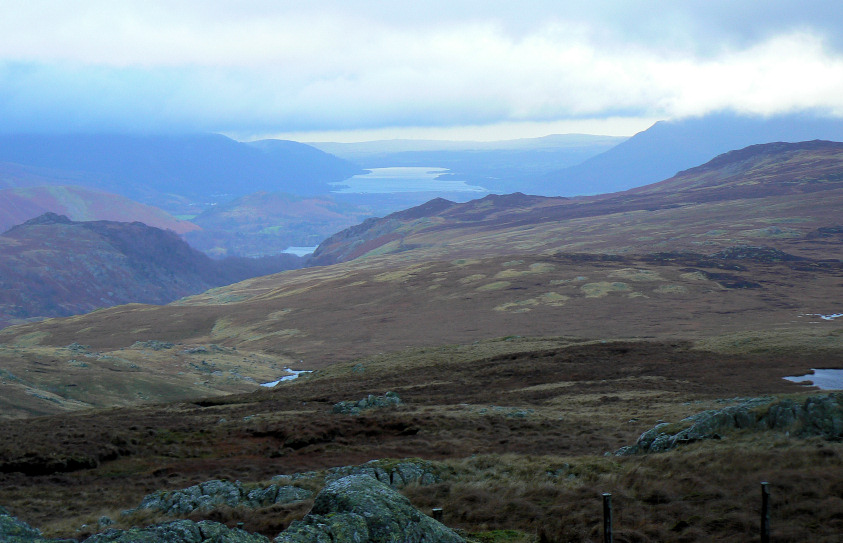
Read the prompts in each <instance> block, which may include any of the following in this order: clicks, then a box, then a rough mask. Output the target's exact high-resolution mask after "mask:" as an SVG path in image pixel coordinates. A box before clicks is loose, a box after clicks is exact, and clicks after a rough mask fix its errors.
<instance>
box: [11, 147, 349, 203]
mask: <svg viewBox="0 0 843 543" xmlns="http://www.w3.org/2000/svg"><path fill="white" fill-rule="evenodd" d="M0 162H7V163H14V164H20V165H24V166H27V167H28V168H24V170H26V171H30V170H32V169H33V168H34V169H35V170H34V171H36V172H37V173H38V174H39V175H40V182H39V184H44V179H50V178H56V179H59V178H62V179H60V181H59V184H69V183H68V181H67V178H68V177H72V178H74V179H75V180H74V182H73V184H80V185H85V186H88V187H95V188H99V189H101V190H108V191H111V192H117V193H119V194H122V195H125V196H129V197H132V198H138V199H141V200H142V201H145V202H154V201H155V200H156V198H160V197H161V196H162V195H164V194H172V193H175V194H179V195H182V196H189V197H199V196H203V197H207V196H210V195H213V194H229V195H232V196H237V195H243V194H248V193H251V192H255V191H258V190H286V191H289V192H294V193H297V194H322V193H325V192H327V191H328V188H329V185H328V183H330V182H333V181H340V180H342V179H345V178H347V177H350V176H352V175H354V174H356V173H358V172H359V170H360V169H359V168H358V167H357V166H354V165H353V164H351V163H349V162H346V161H344V160H342V159H339V158H337V157H335V156H332V155H329V154H327V153H323V152H322V151H319V150H317V149H315V148H313V147H310V146H308V145H304V144H301V143H296V142H281V141H270V142H262V143H260V144H248V143H240V142H237V141H234V140H232V139H229V138H227V137H225V136H221V135H211V134H209V135H182V136H130V135H117V134H112V135H0ZM16 179H17V178H16V177H11V178H7V179H5V180H4V181H3V182H4V184H3V185H0V188H7V187H14V186H18V185H17V184H16Z"/></svg>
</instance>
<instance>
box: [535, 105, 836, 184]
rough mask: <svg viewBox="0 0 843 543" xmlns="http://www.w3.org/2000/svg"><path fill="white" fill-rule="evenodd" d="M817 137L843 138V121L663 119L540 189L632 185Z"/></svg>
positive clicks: (806, 118)
mask: <svg viewBox="0 0 843 543" xmlns="http://www.w3.org/2000/svg"><path fill="white" fill-rule="evenodd" d="M814 139H824V140H833V141H843V121H841V120H837V119H831V120H828V119H819V118H815V117H810V116H806V115H788V116H779V117H771V118H761V117H742V116H738V115H733V114H718V115H709V116H706V117H700V118H692V119H685V120H680V121H661V122H658V123H656V124H654V125H653V126H651V127H650V128H648V129H647V130H644V131H643V132H639V133H638V134H636V135H634V136H633V137H631V138H630V139H628V140H626V141H625V142H623V143H621V144H619V145H617V146H616V147H613V148H612V149H609V150H608V151H606V152H605V153H602V154H600V155H597V156H595V157H593V158H590V159H588V160H586V161H585V162H583V163H582V164H578V165H576V166H572V167H570V168H566V169H563V170H559V171H557V172H554V173H552V174H550V175H548V176H547V177H546V178H545V183H544V186H543V188H542V189H541V190H540V191H538V192H539V193H540V194H548V195H559V196H574V195H582V194H601V193H607V192H615V191H620V190H627V189H631V188H634V187H640V186H643V185H646V184H648V183H655V182H657V181H661V180H662V179H666V178H668V177H670V176H672V175H674V174H676V172H679V171H682V170H685V169H688V168H691V167H694V166H696V165H698V164H700V163H703V162H705V161H707V160H710V159H711V158H712V157H714V156H717V155H719V154H721V153H725V152H727V151H730V150H733V149H740V148H743V147H746V146H748V145H755V144H761V143H770V142H776V141H783V142H798V141H806V140H814Z"/></svg>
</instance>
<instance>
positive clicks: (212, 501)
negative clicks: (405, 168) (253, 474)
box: [124, 480, 313, 516]
mask: <svg viewBox="0 0 843 543" xmlns="http://www.w3.org/2000/svg"><path fill="white" fill-rule="evenodd" d="M312 495H313V493H312V492H311V491H309V490H306V489H304V488H299V487H296V486H281V485H277V484H272V485H269V486H266V487H253V488H249V487H244V486H243V485H242V484H241V483H240V481H235V482H233V483H232V482H231V481H220V480H214V481H206V482H204V483H200V484H198V485H194V486H191V487H188V488H184V489H181V490H170V491H165V490H161V491H158V492H155V493H154V494H149V495H147V496H146V497H145V498H144V499H143V501H141V504H140V505H139V506H138V507H137V508H136V509H130V510H128V511H124V514H126V515H128V514H131V513H134V512H136V511H140V510H144V509H148V510H153V511H160V512H162V513H164V514H167V515H172V516H182V515H187V514H190V513H192V512H193V511H210V510H212V509H215V508H217V507H219V506H222V505H227V506H229V507H266V506H269V505H273V504H276V503H292V502H296V501H301V500H306V499H308V498H310V497H311V496H312Z"/></svg>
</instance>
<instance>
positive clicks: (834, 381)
mask: <svg viewBox="0 0 843 543" xmlns="http://www.w3.org/2000/svg"><path fill="white" fill-rule="evenodd" d="M811 371H813V372H814V373H809V374H807V375H800V376H795V377H785V379H787V380H788V381H793V382H794V383H801V382H803V381H811V382H812V383H814V384H813V386H815V387H817V388H819V389H820V390H843V370H817V369H812V370H811ZM809 386H810V385H809Z"/></svg>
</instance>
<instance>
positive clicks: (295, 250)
mask: <svg viewBox="0 0 843 543" xmlns="http://www.w3.org/2000/svg"><path fill="white" fill-rule="evenodd" d="M316 247H317V246H315V245H314V246H313V247H287V248H286V249H284V250H283V251H281V252H282V253H287V254H291V255H296V256H307V255H309V254H311V253H313V251H315V250H316Z"/></svg>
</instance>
